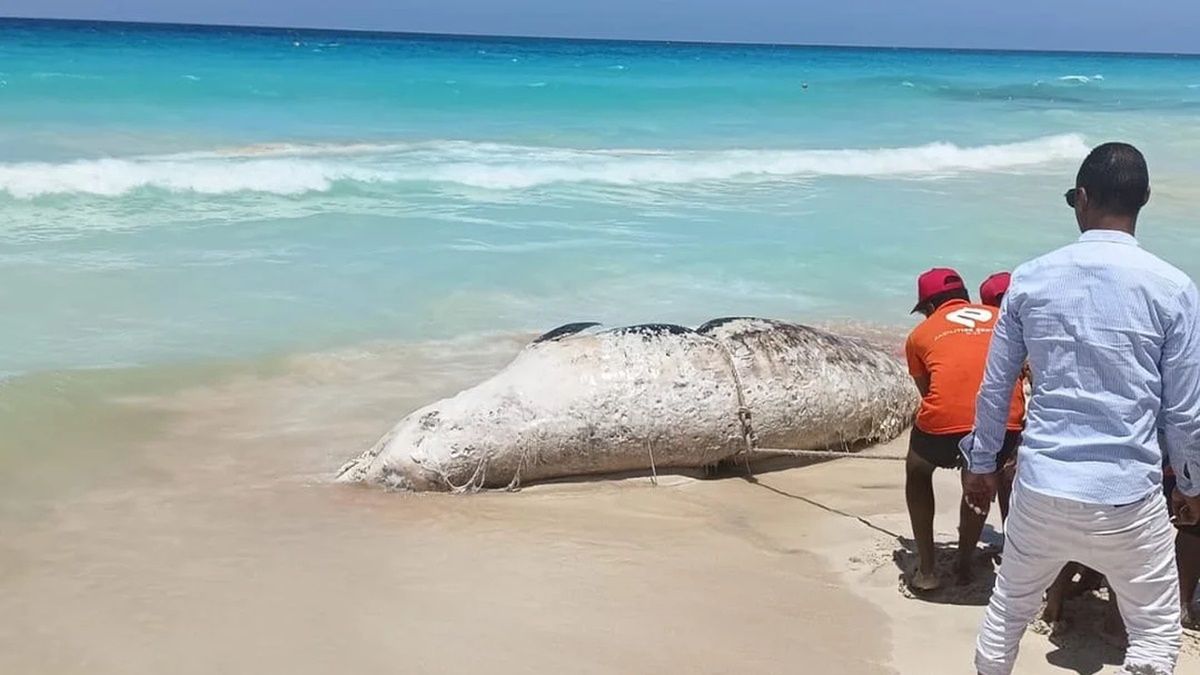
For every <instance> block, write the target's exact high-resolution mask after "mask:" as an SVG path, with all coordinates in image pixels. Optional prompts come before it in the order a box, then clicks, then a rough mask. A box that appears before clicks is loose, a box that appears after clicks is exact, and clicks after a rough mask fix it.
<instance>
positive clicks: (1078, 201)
mask: <svg viewBox="0 0 1200 675" xmlns="http://www.w3.org/2000/svg"><path fill="white" fill-rule="evenodd" d="M1076 189H1078V190H1079V193H1078V194H1077V195H1076V196H1075V212H1076V213H1083V212H1084V211H1087V207H1088V193H1087V188H1082V187H1081V188H1076Z"/></svg>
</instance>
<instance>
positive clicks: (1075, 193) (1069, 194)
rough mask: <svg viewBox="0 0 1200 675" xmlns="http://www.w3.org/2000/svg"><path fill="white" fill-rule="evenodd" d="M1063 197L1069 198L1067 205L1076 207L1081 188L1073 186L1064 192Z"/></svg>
mask: <svg viewBox="0 0 1200 675" xmlns="http://www.w3.org/2000/svg"><path fill="white" fill-rule="evenodd" d="M1063 198H1065V199H1066V200H1067V206H1069V207H1071V208H1075V202H1076V201H1078V199H1079V188H1077V187H1073V188H1071V189H1070V190H1067V191H1066V193H1064V194H1063Z"/></svg>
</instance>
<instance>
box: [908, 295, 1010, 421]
mask: <svg viewBox="0 0 1200 675" xmlns="http://www.w3.org/2000/svg"><path fill="white" fill-rule="evenodd" d="M999 315H1000V314H999V310H998V309H996V308H995V307H988V306H987V305H973V304H970V303H968V302H967V301H966V300H951V301H950V302H947V303H945V304H943V305H942V306H941V307H939V308H938V309H937V311H936V312H934V313H933V314H932V315H931V316H930V317H929V318H927V319H925V320H924V321H923V322H921V324H920V325H919V326H917V327H916V328H914V329H913V332H912V333H911V334H910V335H909V336H908V342H907V343H906V344H905V346H904V352H905V355H906V356H907V357H908V372H910V373H912V376H913V377H918V378H919V377H928V378H929V393H928V394H926V395H925V397H924V398H923V399H921V409H920V410H919V411H918V412H917V428H918V429H920V430H921V431H924V432H925V433H927V434H960V433H964V432H967V431H970V430H971V429H972V427H974V426H975V398H976V397H977V396H978V395H979V385H980V384H982V383H983V370H984V367H985V366H986V364H987V354H988V347H989V346H990V345H991V341H992V327H993V326H994V325H995V324H996V319H997V318H998V317H999ZM1024 418H1025V391H1024V387H1023V386H1022V382H1021V381H1020V379H1018V381H1017V384H1016V386H1015V387H1014V388H1013V399H1012V407H1011V408H1010V409H1009V413H1008V428H1009V430H1011V431H1019V430H1020V429H1021V428H1022V427H1023V426H1024V424H1023V420H1024Z"/></svg>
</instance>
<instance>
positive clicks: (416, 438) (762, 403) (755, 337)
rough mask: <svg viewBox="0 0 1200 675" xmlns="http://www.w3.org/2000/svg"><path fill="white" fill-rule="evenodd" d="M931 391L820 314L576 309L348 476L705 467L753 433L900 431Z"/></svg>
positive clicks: (762, 437)
mask: <svg viewBox="0 0 1200 675" xmlns="http://www.w3.org/2000/svg"><path fill="white" fill-rule="evenodd" d="M917 403H918V395H917V391H916V388H915V387H914V385H913V383H912V380H911V379H910V378H909V376H908V374H907V372H906V371H905V369H904V368H903V367H902V366H901V364H900V363H899V362H898V361H897V360H896V359H894V358H893V357H892V356H890V355H888V354H887V353H885V352H883V351H881V350H879V349H876V348H874V347H872V346H870V345H868V344H866V343H865V342H862V341H859V340H856V339H852V338H847V337H841V336H838V335H834V334H832V333H829V332H826V331H822V330H818V329H815V328H810V327H807V326H802V325H797V324H791V323H785V322H781V321H772V320H767V319H754V318H733V319H718V320H715V321H710V322H708V323H706V324H704V325H703V326H700V327H699V328H698V329H696V330H692V329H690V328H685V327H683V326H676V325H670V324H652V325H641V326H631V327H625V328H615V329H608V330H605V329H602V328H601V327H600V326H599V325H598V324H593V323H578V324H569V325H566V326H562V327H561V328H557V329H555V330H553V331H550V332H549V333H546V334H545V335H542V336H541V337H539V338H537V339H536V340H535V341H534V342H533V343H532V344H530V345H529V346H528V347H526V348H525V349H524V350H523V351H522V352H521V353H520V354H519V355H518V356H517V357H516V359H514V360H513V361H512V363H510V364H509V365H508V366H507V367H506V368H505V369H504V370H502V371H500V372H499V373H498V374H497V375H495V376H494V377H492V378H491V379H489V380H486V381H485V382H483V383H481V384H479V385H477V386H475V387H472V388H471V389H467V390H466V391H463V392H461V393H459V394H458V395H456V396H453V397H451V398H448V399H445V400H442V401H438V402H437V403H434V404H432V405H429V406H426V407H425V408H422V409H420V410H417V411H416V412H414V413H412V414H411V415H409V416H408V417H406V418H404V419H403V420H401V421H400V423H399V424H397V425H396V426H395V427H394V428H393V429H392V430H391V431H390V432H388V433H387V434H386V435H385V436H384V437H383V438H382V439H380V440H379V442H378V443H376V444H375V445H374V446H373V447H372V448H371V449H370V450H367V451H366V452H365V453H363V454H362V455H361V456H360V457H358V458H357V459H354V460H352V461H350V462H348V463H347V464H346V465H345V466H343V467H342V469H341V471H340V473H339V476H338V479H339V480H341V481H348V482H351V481H365V482H371V483H377V484H382V485H386V486H390V487H395V488H401V489H407V490H453V491H458V490H472V489H479V488H501V487H511V486H515V485H518V484H520V483H521V482H529V481H536V480H543V479H549V478H558V477H565V476H583V475H595V474H611V473H619V472H629V471H641V470H651V469H654V470H660V471H661V470H663V469H667V468H672V467H674V468H684V467H705V466H710V465H713V464H716V463H718V462H720V461H721V460H725V459H730V458H732V457H735V456H736V455H738V454H739V453H743V452H746V451H747V450H748V449H750V448H752V447H755V448H758V447H761V448H786V449H826V448H844V447H846V446H848V445H851V444H856V443H862V442H873V441H884V440H889V439H891V438H894V437H895V436H897V435H899V434H900V432H901V431H903V430H904V429H905V428H906V427H907V426H908V424H909V423H910V422H911V421H912V418H913V414H914V412H915V410H916V407H917Z"/></svg>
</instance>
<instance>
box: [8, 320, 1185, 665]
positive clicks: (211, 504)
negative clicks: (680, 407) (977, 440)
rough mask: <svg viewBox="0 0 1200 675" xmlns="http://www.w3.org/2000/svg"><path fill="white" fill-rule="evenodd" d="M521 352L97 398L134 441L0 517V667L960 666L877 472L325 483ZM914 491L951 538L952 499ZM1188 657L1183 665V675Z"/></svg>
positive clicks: (1072, 648) (1080, 660) (45, 471)
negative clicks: (430, 406)
mask: <svg viewBox="0 0 1200 675" xmlns="http://www.w3.org/2000/svg"><path fill="white" fill-rule="evenodd" d="M517 346H518V343H515V342H514V343H513V344H511V345H505V346H504V347H503V348H501V349H498V350H492V351H488V350H484V351H480V352H478V353H467V354H463V353H460V354H458V355H457V356H455V359H456V360H455V361H454V363H453V364H450V363H440V362H438V361H437V359H436V358H434V357H430V356H429V355H420V358H415V357H413V355H411V354H407V355H403V357H402V358H397V359H389V360H387V361H386V363H395V364H401V365H396V366H395V367H390V366H383V365H381V363H383V362H381V361H380V360H379V359H377V358H375V357H374V356H371V357H367V356H361V355H343V356H342V357H341V358H339V359H335V360H332V361H331V360H329V359H321V360H314V361H311V362H309V361H306V360H303V359H301V360H293V361H290V362H289V363H287V364H286V367H284V368H279V369H274V370H271V371H263V372H259V373H246V374H242V375H238V376H236V377H232V378H225V379H224V380H223V381H221V382H218V383H209V384H206V385H204V386H196V387H193V388H191V389H190V390H188V391H184V392H182V393H171V394H170V395H159V394H155V395H149V394H147V395H139V396H134V395H126V396H124V397H123V398H121V400H118V401H109V402H107V403H105V405H108V406H116V407H117V408H120V409H122V410H125V411H126V412H127V413H128V414H127V415H125V416H118V417H115V418H113V419H120V420H122V424H125V425H131V424H135V421H137V420H141V421H140V422H137V423H139V424H142V425H143V426H144V427H145V429H146V431H145V433H141V434H137V433H132V432H130V431H129V430H128V429H124V430H123V432H122V433H117V432H116V430H111V431H110V433H109V436H111V437H112V438H117V439H119V443H116V445H113V446H112V447H106V445H105V440H104V439H105V438H106V436H105V435H104V434H99V435H95V434H94V436H95V438H96V441H95V443H94V444H93V445H91V446H88V445H83V446H73V447H71V448H68V449H66V450H69V451H70V452H66V451H65V450H64V451H63V452H59V453H58V455H54V456H60V457H61V456H64V454H65V455H70V453H79V452H84V453H90V454H92V455H96V456H99V457H102V458H104V462H103V463H102V464H103V466H105V467H106V470H105V471H99V472H96V471H90V472H89V473H88V474H87V475H86V476H83V477H81V476H78V475H73V474H72V472H71V471H70V470H69V469H68V468H66V467H65V466H62V465H41V466H40V467H39V468H38V469H37V470H36V471H34V470H32V469H30V473H29V475H30V476H35V475H36V476H38V477H41V478H45V477H46V476H48V475H49V476H60V477H61V480H60V481H58V483H61V486H60V488H59V489H49V488H46V489H44V490H42V491H40V492H39V493H38V495H39V497H37V498H32V497H28V498H23V500H24V501H22V502H21V503H20V504H17V503H16V502H14V501H13V500H11V499H10V500H7V501H0V506H3V510H0V617H3V619H0V673H20V674H24V673H35V674H36V673H89V674H93V673H95V674H103V673H122V674H141V673H147V674H150V673H154V674H159V673H178V674H188V673H205V674H209V673H288V674H297V675H303V674H308V673H313V674H316V673H333V672H345V673H355V674H368V673H468V672H470V673H478V672H493V673H535V672H537V673H541V672H556V673H557V672H566V673H652V672H654V673H662V672H685V673H731V672H736V673H780V672H801V673H804V672H814V673H816V672H820V673H825V672H829V673H864V674H867V673H905V674H907V673H966V672H970V671H971V668H970V662H971V653H972V643H973V638H974V633H975V628H976V626H977V624H978V621H979V619H980V616H981V613H982V606H981V604H982V603H983V602H984V601H985V599H986V586H987V582H988V579H989V577H988V575H987V573H986V571H987V567H986V565H984V566H982V567H981V579H982V580H981V581H980V583H979V584H978V585H977V586H976V587H973V588H971V587H969V588H966V589H959V588H953V589H949V590H947V591H944V592H942V593H939V594H934V595H932V596H930V597H928V598H921V599H917V598H913V597H911V594H907V593H905V592H904V591H903V589H902V586H901V584H900V583H899V579H900V576H901V568H903V567H905V566H906V565H908V564H909V562H910V560H911V553H910V551H911V546H910V545H909V544H908V542H907V541H906V540H907V534H908V531H909V528H908V525H907V519H906V516H905V513H904V507H903V492H902V464H900V463H898V462H888V461H866V460H854V459H845V460H837V461H831V462H825V463H821V464H813V465H808V466H799V467H792V468H788V469H786V470H772V471H767V470H765V469H766V467H760V470H759V471H757V472H756V474H755V476H754V477H753V478H747V477H745V476H736V475H735V476H730V477H724V478H720V479H712V480H699V479H696V478H694V477H686V476H661V477H660V479H659V481H658V485H657V486H655V485H652V484H651V481H650V480H649V479H648V478H645V477H636V478H627V479H624V480H620V481H594V482H582V483H565V484H555V485H543V486H536V487H531V488H527V489H525V490H524V491H522V492H519V493H511V494H510V493H492V494H481V495H474V496H457V497H456V496H448V495H405V494H395V493H387V492H383V491H380V490H375V489H369V488H362V487H356V486H344V485H335V484H332V483H330V482H329V477H330V475H331V474H332V472H333V471H334V470H335V469H336V468H337V466H338V465H339V464H340V463H341V461H342V460H344V459H345V458H346V457H348V456H351V455H352V454H354V452H355V451H356V450H357V449H359V448H361V447H363V446H364V445H366V444H369V443H370V442H371V441H373V440H374V438H375V436H376V435H377V434H378V433H380V432H381V431H382V430H383V429H385V428H387V427H388V426H389V425H390V424H391V423H392V422H394V420H395V419H397V418H398V417H399V416H400V415H401V414H402V413H404V412H405V411H406V410H408V409H411V408H412V407H415V406H416V405H418V404H420V403H422V402H424V401H427V400H429V399H431V398H433V397H434V396H437V395H441V394H443V393H446V392H448V391H451V390H454V389H456V388H458V387H459V386H462V385H463V384H466V383H469V382H470V381H472V380H474V379H478V377H479V376H480V375H481V374H482V373H486V372H488V371H489V370H491V369H494V368H495V367H496V366H497V365H498V364H500V363H503V361H504V360H506V359H507V357H508V356H509V355H511V351H512V350H513V349H515V348H516V347H517ZM418 362H419V363H421V364H425V365H423V366H421V367H416V366H414V365H413V364H414V363H418ZM433 374H436V377H433V376H432V375H433ZM431 381H433V382H436V384H434V385H429V384H427V383H429V382H431ZM102 418H103V419H109V418H108V417H104V416H102V415H95V414H91V415H82V416H78V417H72V416H62V417H61V419H60V423H59V424H57V426H55V427H54V429H53V432H52V433H51V432H48V436H47V437H48V438H49V439H50V441H53V440H54V439H59V440H60V441H61V440H62V439H77V438H80V437H82V436H84V434H82V433H81V429H79V428H73V425H74V424H92V423H94V420H96V419H102ZM73 420H74V421H73ZM78 420H83V421H82V422H80V421H78ZM149 420H152V421H153V423H150V422H149ZM48 442H49V441H48ZM117 446H119V447H117ZM902 449H903V440H901V441H897V442H895V443H892V444H890V445H888V446H885V447H882V448H877V449H873V450H871V451H870V452H875V453H884V454H889V453H890V454H902ZM51 450H52V448H49V447H48V448H46V452H47V453H50V454H49V455H47V456H51V455H53V453H51V452H50V451H51ZM47 461H50V460H47ZM21 475H22V474H20V473H17V474H14V476H16V478H20V476H21ZM10 478H13V476H10ZM14 480H15V479H14ZM937 486H938V490H939V497H940V512H941V513H940V515H939V519H938V523H937V527H938V531H939V538H940V540H941V541H944V542H949V541H951V540H952V539H953V535H952V532H953V530H954V525H955V523H954V522H953V520H952V516H951V513H952V511H953V509H954V506H955V499H956V494H957V493H956V491H957V486H956V482H955V479H954V477H953V476H952V475H950V474H948V473H943V474H941V475H939V476H938V480H937ZM989 536H990V537H991V540H992V541H993V542H994V541H995V540H996V536H995V535H994V533H991V534H989ZM950 553H951V552H950V551H949V550H947V551H946V554H947V555H950ZM1190 640H1191V642H1190V643H1189V650H1190V652H1191V653H1190V655H1188V656H1186V657H1185V660H1184V663H1183V664H1182V665H1181V668H1180V672H1181V673H1187V672H1200V671H1197V670H1196V669H1197V667H1200V658H1198V657H1197V656H1196V653H1197V642H1196V638H1195V636H1193V637H1191V638H1190ZM1100 645H1101V643H1100V642H1099V640H1098V638H1097V637H1096V635H1095V633H1094V631H1092V632H1089V630H1088V628H1087V626H1083V627H1081V631H1080V632H1079V633H1078V634H1077V636H1075V637H1074V638H1071V640H1068V641H1065V642H1063V643H1062V645H1061V646H1057V645H1055V644H1053V643H1052V642H1051V641H1050V640H1048V639H1047V638H1046V637H1045V636H1043V635H1038V634H1036V633H1034V632H1030V633H1029V634H1028V635H1027V636H1026V638H1025V642H1024V652H1023V654H1022V658H1021V662H1020V665H1019V667H1018V672H1019V673H1031V674H1032V673H1070V672H1078V673H1093V672H1097V671H1098V670H1099V669H1100V668H1101V666H1102V664H1103V663H1104V662H1105V661H1108V662H1112V661H1113V660H1114V659H1115V658H1116V656H1117V655H1116V654H1115V652H1113V651H1112V650H1111V649H1108V648H1102V647H1101V646H1100Z"/></svg>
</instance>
